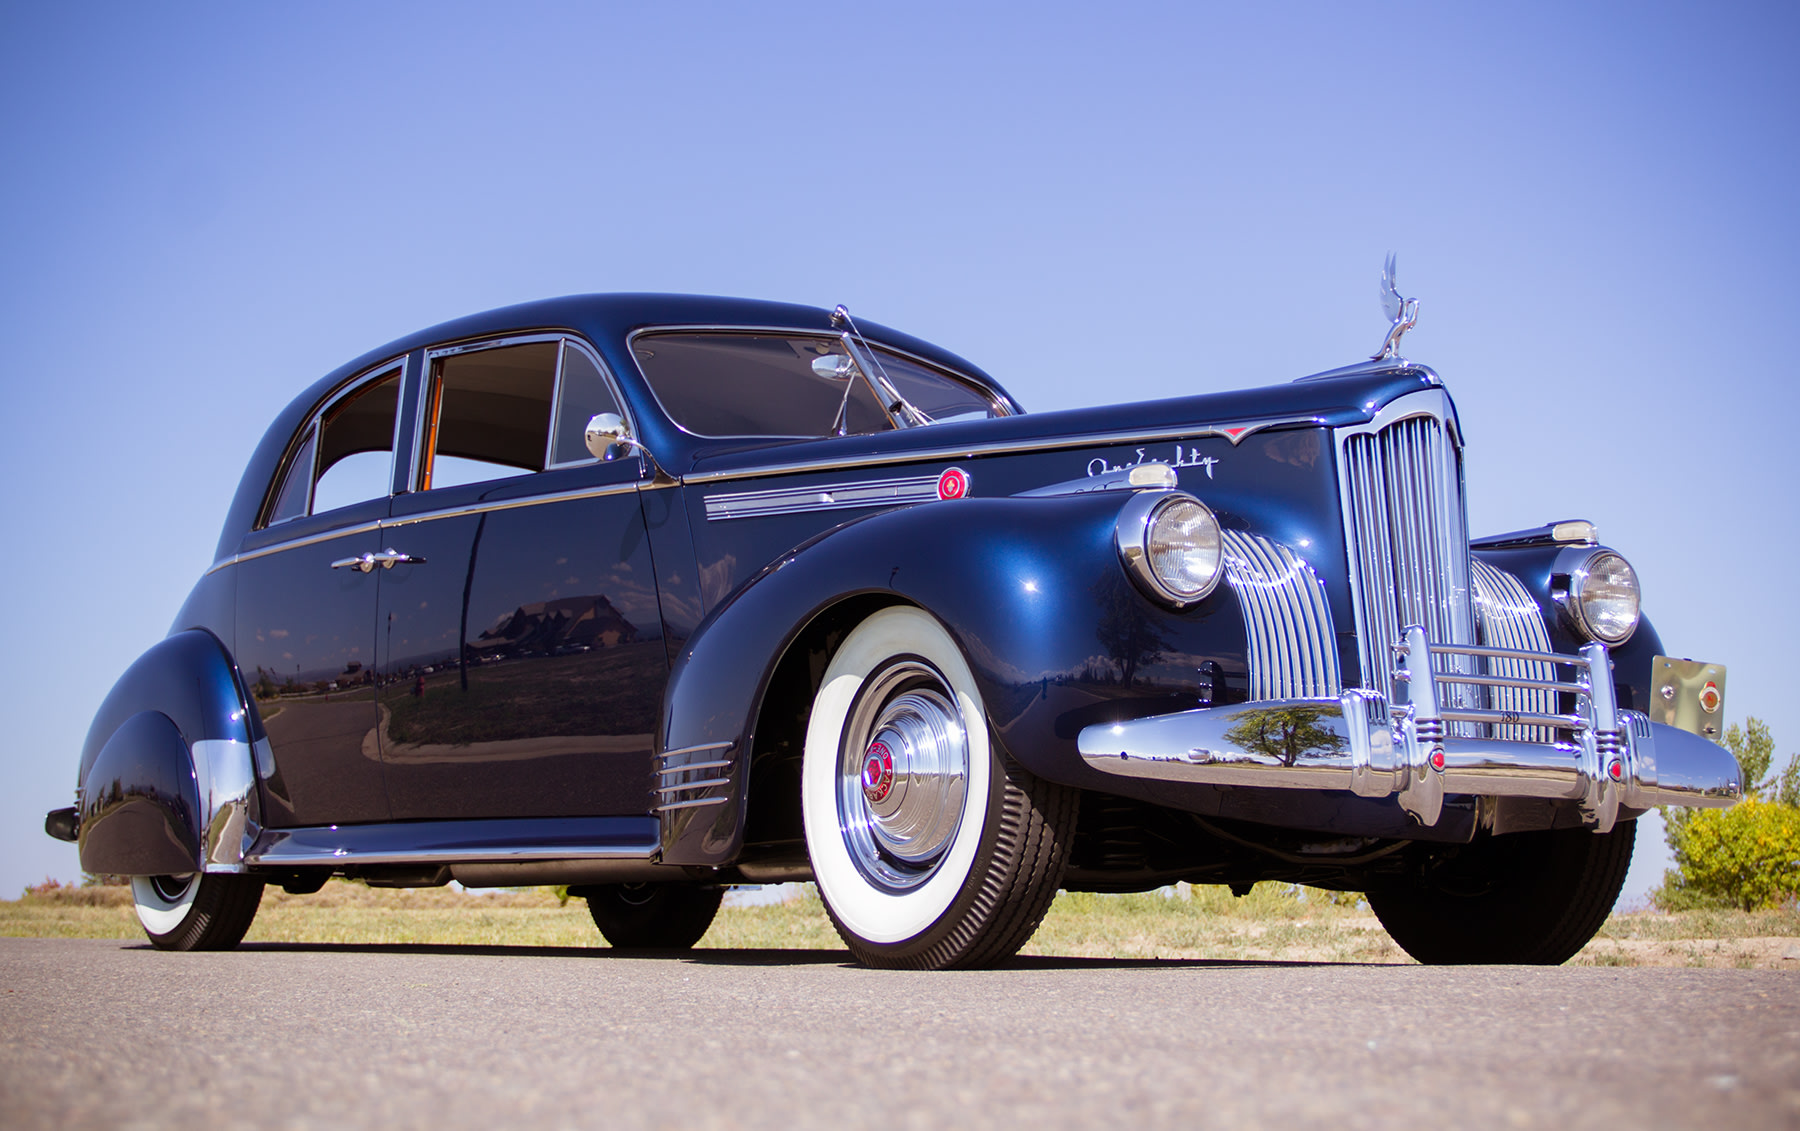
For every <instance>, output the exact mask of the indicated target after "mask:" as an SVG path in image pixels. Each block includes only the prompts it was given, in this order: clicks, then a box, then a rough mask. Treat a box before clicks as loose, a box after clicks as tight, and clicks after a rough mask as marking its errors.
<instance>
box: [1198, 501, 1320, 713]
mask: <svg viewBox="0 0 1800 1131" xmlns="http://www.w3.org/2000/svg"><path fill="white" fill-rule="evenodd" d="M1225 578H1226V580H1227V581H1228V582H1229V583H1230V585H1231V588H1232V591H1233V592H1234V593H1236V594H1237V597H1238V605H1239V607H1240V608H1241V609H1242V610H1243V615H1244V630H1245V634H1246V636H1247V638H1248V640H1249V647H1250V654H1249V660H1250V698H1251V699H1319V698H1326V697H1330V696H1335V695H1336V694H1337V693H1338V692H1339V691H1341V690H1342V689H1343V677H1342V675H1341V674H1340V672H1339V671H1338V654H1337V634H1336V632H1335V631H1334V630H1333V628H1332V623H1331V606H1330V604H1329V603H1328V602H1327V601H1326V599H1325V585H1324V583H1323V582H1322V581H1320V580H1319V576H1318V574H1316V573H1314V572H1313V569H1312V566H1310V565H1308V564H1307V562H1306V561H1305V559H1303V558H1301V557H1299V556H1298V555H1297V554H1295V553H1294V552H1293V551H1292V550H1290V549H1288V548H1287V547H1286V546H1283V545H1282V544H1281V543H1279V542H1275V541H1271V540H1270V539H1268V538H1264V537H1262V536H1261V535H1257V534H1247V533H1245V532H1243V531H1239V530H1227V531H1225Z"/></svg>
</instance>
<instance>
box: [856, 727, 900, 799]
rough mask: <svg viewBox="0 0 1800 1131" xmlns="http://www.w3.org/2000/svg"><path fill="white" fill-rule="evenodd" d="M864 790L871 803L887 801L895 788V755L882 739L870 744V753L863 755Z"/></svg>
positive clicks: (864, 794)
mask: <svg viewBox="0 0 1800 1131" xmlns="http://www.w3.org/2000/svg"><path fill="white" fill-rule="evenodd" d="M862 788H863V796H864V797H866V798H868V799H869V800H870V802H881V801H884V800H886V799H887V795H888V794H889V793H890V792H891V791H892V790H893V788H894V755H893V753H892V752H891V751H890V750H888V747H887V743H885V742H883V741H881V740H880V739H876V740H875V741H874V742H871V743H869V752H868V753H867V754H864V755H863V768H862Z"/></svg>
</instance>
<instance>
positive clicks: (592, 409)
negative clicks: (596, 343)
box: [550, 342, 619, 466]
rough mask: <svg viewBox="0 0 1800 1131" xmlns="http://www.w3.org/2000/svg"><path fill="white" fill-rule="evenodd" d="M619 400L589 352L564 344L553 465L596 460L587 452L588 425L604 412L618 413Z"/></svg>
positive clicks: (557, 397)
mask: <svg viewBox="0 0 1800 1131" xmlns="http://www.w3.org/2000/svg"><path fill="white" fill-rule="evenodd" d="M618 411H619V401H618V398H617V397H615V396H613V391H612V389H611V388H610V387H609V386H608V385H607V383H606V377H605V376H604V375H602V374H601V372H600V367H599V366H598V365H596V364H594V359H593V358H591V357H589V356H588V353H587V351H586V350H584V349H582V348H580V347H579V346H577V345H575V344H574V343H573V342H564V343H563V352H562V387H561V388H559V389H558V390H557V393H556V442H555V444H554V446H553V447H552V449H551V452H550V463H551V465H552V466H556V465H558V464H565V463H580V462H582V461H583V460H591V459H593V458H594V457H593V455H592V454H591V453H590V452H589V451H588V450H587V424H588V421H590V420H592V419H593V418H594V417H595V416H597V415H599V414H600V413H603V412H618Z"/></svg>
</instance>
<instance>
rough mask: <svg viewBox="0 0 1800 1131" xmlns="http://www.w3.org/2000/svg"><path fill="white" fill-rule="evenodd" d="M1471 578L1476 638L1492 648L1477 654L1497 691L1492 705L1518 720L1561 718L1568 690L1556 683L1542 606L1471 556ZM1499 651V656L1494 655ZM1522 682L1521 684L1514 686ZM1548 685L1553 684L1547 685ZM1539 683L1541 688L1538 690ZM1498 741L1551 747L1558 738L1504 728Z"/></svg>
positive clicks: (1514, 581)
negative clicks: (1562, 694) (1560, 699)
mask: <svg viewBox="0 0 1800 1131" xmlns="http://www.w3.org/2000/svg"><path fill="white" fill-rule="evenodd" d="M1469 567H1470V571H1469V579H1470V581H1471V582H1473V584H1474V589H1475V628H1476V635H1477V637H1478V638H1479V639H1480V641H1481V642H1482V643H1483V644H1486V645H1489V646H1490V648H1488V649H1485V650H1483V651H1482V652H1479V653H1477V654H1478V655H1481V656H1482V658H1483V659H1484V660H1485V662H1484V663H1483V664H1482V668H1483V669H1484V671H1485V673H1486V674H1487V675H1488V676H1489V677H1490V679H1492V680H1494V681H1495V682H1494V683H1493V684H1492V686H1494V688H1495V690H1494V691H1493V692H1491V693H1490V694H1489V696H1488V703H1489V705H1490V706H1491V707H1493V708H1494V709H1495V710H1497V711H1504V712H1508V713H1511V714H1515V715H1520V716H1523V715H1551V714H1555V713H1556V696H1557V693H1558V692H1559V691H1562V690H1564V687H1563V686H1561V685H1559V684H1557V683H1556V671H1555V668H1554V667H1553V665H1554V664H1556V663H1557V662H1558V661H1557V659H1554V658H1552V657H1554V656H1555V653H1554V652H1552V651H1551V650H1550V649H1551V645H1550V634H1549V632H1548V630H1546V628H1545V627H1544V618H1543V615H1542V614H1541V613H1540V612H1539V611H1538V606H1537V602H1536V601H1534V600H1532V598H1531V594H1530V593H1529V592H1528V591H1527V590H1526V588H1525V586H1524V584H1523V583H1521V582H1520V581H1519V579H1518V578H1516V577H1514V576H1513V575H1512V574H1510V573H1507V572H1506V571H1505V570H1502V569H1498V568H1496V567H1494V566H1492V565H1489V564H1488V563H1487V562H1484V561H1482V560H1481V559H1480V558H1478V557H1475V556H1474V555H1470V557H1469ZM1495 652H1499V654H1498V655H1496V654H1494V653H1495ZM1514 681H1518V682H1514ZM1545 681H1548V684H1549V685H1546V683H1545ZM1534 684H1535V686H1534ZM1492 737H1494V738H1500V739H1507V740H1510V741H1513V742H1549V741H1552V740H1553V739H1554V738H1555V735H1554V733H1553V732H1551V731H1550V730H1548V729H1546V728H1545V727H1542V726H1531V725H1526V720H1523V719H1521V720H1520V721H1519V723H1516V724H1505V723H1503V724H1502V725H1500V726H1499V727H1497V728H1495V730H1494V732H1493V735H1492Z"/></svg>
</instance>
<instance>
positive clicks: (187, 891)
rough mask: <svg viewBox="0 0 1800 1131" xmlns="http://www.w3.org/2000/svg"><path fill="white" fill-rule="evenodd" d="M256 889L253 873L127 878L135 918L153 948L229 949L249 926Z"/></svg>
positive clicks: (259, 896) (258, 896) (257, 882)
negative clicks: (251, 874) (248, 874)
mask: <svg viewBox="0 0 1800 1131" xmlns="http://www.w3.org/2000/svg"><path fill="white" fill-rule="evenodd" d="M262 894H263V881H262V880H261V878H259V877H256V876H242V875H230V874H226V873H202V872H193V873H189V874H188V875H185V876H133V877H131V896H132V901H133V902H134V903H135V904H136V905H137V916H138V922H139V923H141V924H143V927H144V933H145V934H146V935H148V936H150V943H151V945H152V946H155V947H156V948H157V949H158V950H230V949H231V948H232V947H234V946H236V945H237V944H238V943H239V942H241V941H243V938H244V932H246V931H248V930H249V929H250V923H251V921H252V920H254V919H255V918H256V909H257V907H258V906H259V905H260V904H261V903H262Z"/></svg>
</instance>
